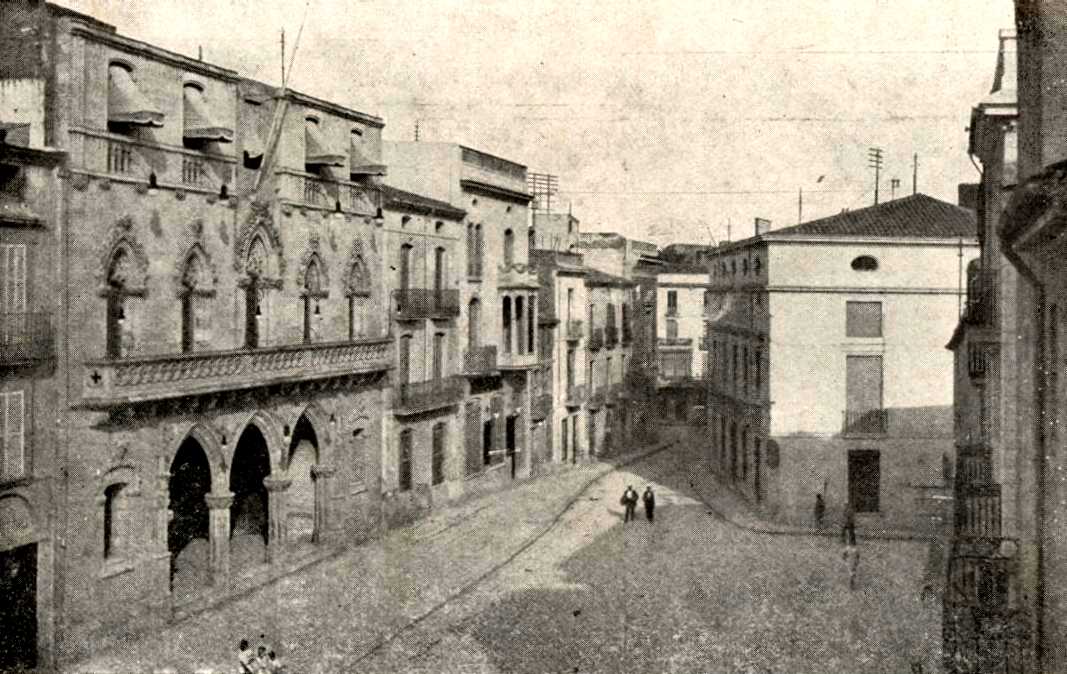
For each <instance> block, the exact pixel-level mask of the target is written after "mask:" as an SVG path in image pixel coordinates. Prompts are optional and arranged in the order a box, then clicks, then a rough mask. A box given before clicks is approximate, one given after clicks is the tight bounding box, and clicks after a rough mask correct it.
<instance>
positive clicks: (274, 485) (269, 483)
mask: <svg viewBox="0 0 1067 674" xmlns="http://www.w3.org/2000/svg"><path fill="white" fill-rule="evenodd" d="M292 483H293V481H292V480H289V479H286V478H283V477H271V476H270V475H268V476H267V477H265V478H263V486H264V487H266V488H267V491H285V490H286V489H288V488H289V485H291V484H292Z"/></svg>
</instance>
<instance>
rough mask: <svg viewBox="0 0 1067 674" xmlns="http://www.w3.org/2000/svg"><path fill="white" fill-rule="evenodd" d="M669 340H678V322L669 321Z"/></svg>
mask: <svg viewBox="0 0 1067 674" xmlns="http://www.w3.org/2000/svg"><path fill="white" fill-rule="evenodd" d="M667 339H678V321H675V320H671V319H667Z"/></svg>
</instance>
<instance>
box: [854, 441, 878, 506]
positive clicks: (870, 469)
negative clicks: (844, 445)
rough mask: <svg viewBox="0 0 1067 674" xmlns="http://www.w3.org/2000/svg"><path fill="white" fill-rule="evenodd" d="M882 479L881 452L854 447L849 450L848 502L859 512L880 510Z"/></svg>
mask: <svg viewBox="0 0 1067 674" xmlns="http://www.w3.org/2000/svg"><path fill="white" fill-rule="evenodd" d="M880 479H881V469H880V467H879V452H878V450H876V449H853V450H849V452H848V503H849V505H850V506H851V507H852V509H853V510H854V511H855V512H857V513H876V512H878V507H879V504H878V491H879V481H880Z"/></svg>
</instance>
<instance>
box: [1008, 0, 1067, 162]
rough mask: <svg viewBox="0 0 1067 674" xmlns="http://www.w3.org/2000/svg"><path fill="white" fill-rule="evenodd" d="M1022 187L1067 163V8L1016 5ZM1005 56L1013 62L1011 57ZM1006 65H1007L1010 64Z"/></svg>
mask: <svg viewBox="0 0 1067 674" xmlns="http://www.w3.org/2000/svg"><path fill="white" fill-rule="evenodd" d="M1015 27H1016V36H1017V37H1016V42H1017V59H1018V67H1019V78H1018V82H1017V87H1018V94H1019V176H1018V180H1019V182H1020V183H1022V182H1023V181H1025V180H1026V179H1028V178H1031V177H1033V176H1034V175H1036V174H1038V173H1040V172H1041V171H1042V170H1044V169H1045V168H1046V167H1048V166H1050V165H1052V164H1055V163H1058V162H1061V161H1063V160H1064V159H1067V143H1064V138H1067V108H1065V107H1064V105H1063V101H1064V100H1067V59H1065V58H1063V51H1062V45H1063V44H1064V43H1067V3H1065V2H1063V0H1015ZM1005 56H1008V54H1006V55H1005ZM1006 65H1007V64H1006Z"/></svg>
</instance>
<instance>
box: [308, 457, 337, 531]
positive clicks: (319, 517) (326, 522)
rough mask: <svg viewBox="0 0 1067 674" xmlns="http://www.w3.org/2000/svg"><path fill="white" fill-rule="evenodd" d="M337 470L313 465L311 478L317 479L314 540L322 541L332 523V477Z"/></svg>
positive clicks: (331, 467)
mask: <svg viewBox="0 0 1067 674" xmlns="http://www.w3.org/2000/svg"><path fill="white" fill-rule="evenodd" d="M336 472H337V469H336V468H334V467H333V466H312V467H311V479H312V480H314V481H315V526H314V529H313V531H314V534H313V537H312V539H311V540H312V542H314V543H321V542H322V541H323V540H324V539H325V536H326V532H327V529H328V527H329V526H330V525H331V524H332V521H331V513H330V489H329V487H330V479H331V478H332V477H333V476H334V474H335V473H336Z"/></svg>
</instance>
